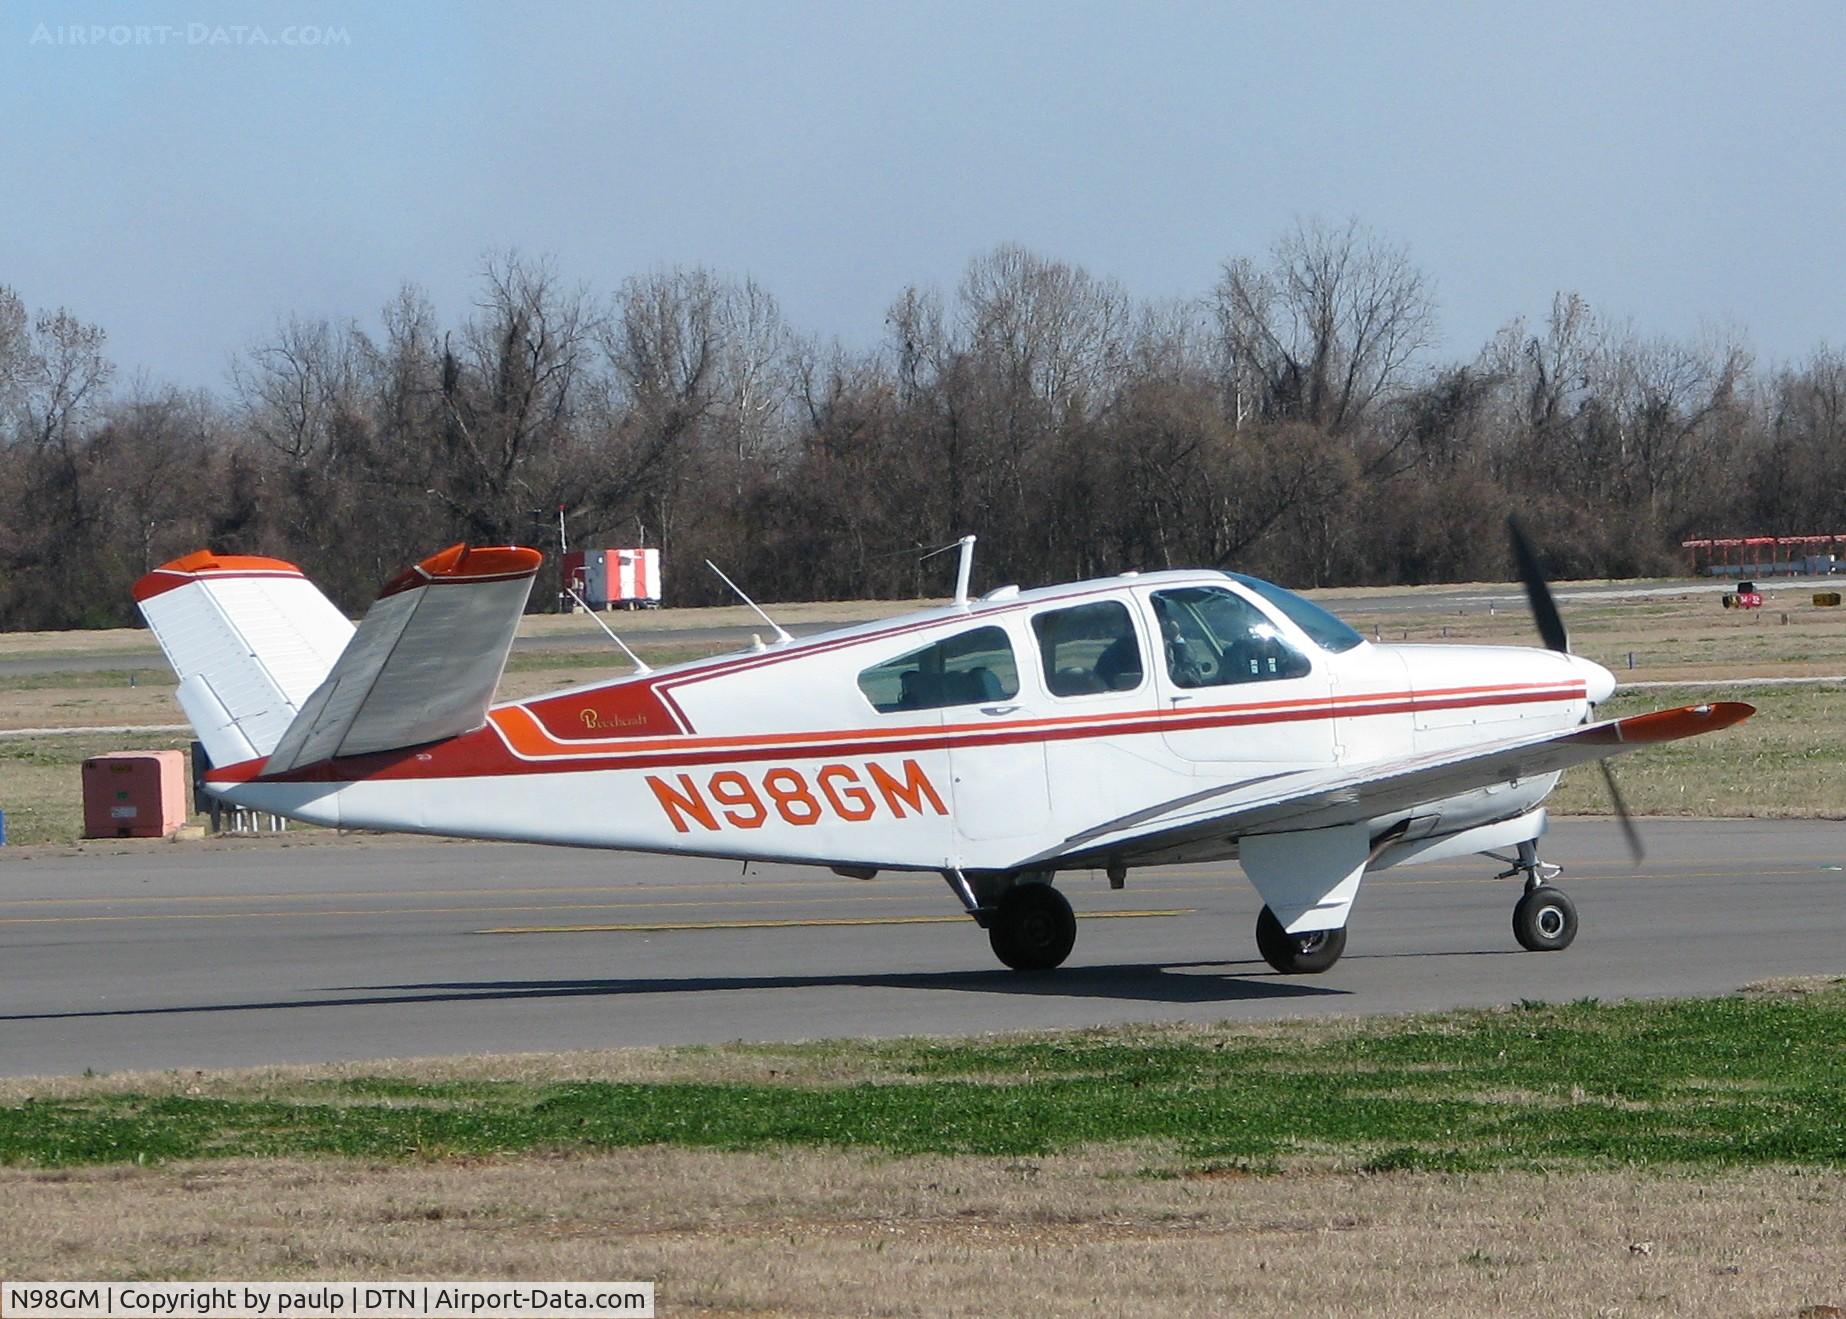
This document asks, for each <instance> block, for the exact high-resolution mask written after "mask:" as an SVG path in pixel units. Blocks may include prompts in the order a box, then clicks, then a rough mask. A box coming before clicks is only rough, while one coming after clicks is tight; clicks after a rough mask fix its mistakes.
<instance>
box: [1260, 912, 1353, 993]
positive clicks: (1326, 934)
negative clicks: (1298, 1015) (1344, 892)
mask: <svg viewBox="0 0 1846 1319" xmlns="http://www.w3.org/2000/svg"><path fill="white" fill-rule="evenodd" d="M1256 948H1257V951H1258V952H1260V953H1261V954H1262V955H1263V960H1264V961H1265V962H1267V963H1269V965H1271V966H1273V967H1274V968H1275V969H1276V970H1277V971H1279V972H1280V973H1281V974H1283V975H1285V976H1301V975H1319V974H1320V973H1321V972H1322V971H1325V970H1327V969H1328V968H1329V967H1331V966H1332V965H1333V964H1334V963H1335V962H1337V961H1339V960H1340V954H1341V953H1343V952H1345V951H1346V929H1345V927H1344V926H1342V927H1340V928H1339V929H1337V930H1317V931H1315V932H1314V933H1313V934H1290V933H1289V932H1288V931H1287V930H1285V929H1283V928H1282V922H1281V921H1279V920H1277V919H1276V914H1275V913H1274V912H1273V911H1271V910H1269V908H1267V907H1264V908H1263V914H1262V915H1260V916H1258V917H1257V918H1256Z"/></svg>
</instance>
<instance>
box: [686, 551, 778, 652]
mask: <svg viewBox="0 0 1846 1319" xmlns="http://www.w3.org/2000/svg"><path fill="white" fill-rule="evenodd" d="M705 566H706V567H707V568H710V569H711V570H712V571H713V572H715V573H717V574H718V580H719V581H721V582H723V583H724V584H725V585H726V586H728V587H730V588H731V589H732V590H733V591H735V592H737V598H738V599H739V600H742V601H743V602H744V603H745V604H747V605H749V606H750V608H752V609H754V610H756V616H757V617H758V618H760V619H762V620H763V621H764V622H765V623H767V624H769V626H770V627H772V628H774V629H775V632H776V641H777V642H778V643H781V642H785V641H793V640H794V639H795V638H793V637H791V636H790V635H789V634H788V633H786V632H784V631H783V630H782V625H781V624H780V623H778V622H776V620H775V619H773V618H771V617H770V616H769V615H768V614H765V613H764V612H763V611H762V608H761V607H760V606H759V605H758V604H757V603H756V601H754V600H752V599H751V598H750V597H749V596H747V595H745V594H744V588H743V587H741V586H739V585H738V584H737V583H736V582H734V581H732V580H731V579H730V578H729V577H726V576H725V575H724V569H722V568H720V567H719V566H718V565H717V564H715V563H713V562H712V561H711V560H710V559H707V560H705Z"/></svg>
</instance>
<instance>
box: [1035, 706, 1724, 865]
mask: <svg viewBox="0 0 1846 1319" xmlns="http://www.w3.org/2000/svg"><path fill="white" fill-rule="evenodd" d="M1755 713H1756V707H1754V706H1751V705H1746V704H1744V703H1743V702H1741V701H1719V702H1714V703H1712V704H1710V705H1693V706H1684V707H1681V708H1679V709H1674V710H1657V711H1654V712H1653V713H1651V714H1640V715H1630V716H1628V717H1627V718H1624V719H1610V720H1606V721H1604V722H1602V723H1596V724H1586V725H1583V726H1581V727H1577V728H1569V729H1562V730H1559V731H1555V732H1550V733H1539V734H1535V735H1533V736H1530V737H1522V738H1510V739H1506V740H1503V741H1498V742H1488V743H1484V744H1477V745H1475V746H1471V747H1464V748H1459V749H1456V750H1452V751H1442V752H1431V753H1428V754H1424V755H1419V756H1409V757H1404V758H1402V759H1398V760H1387V761H1372V762H1369V763H1367V764H1364V765H1356V766H1340V767H1336V768H1331V769H1311V770H1299V771H1295V772H1293V773H1286V774H1276V775H1266V776H1264V777H1262V778H1260V779H1253V780H1248V781H1245V782H1242V783H1233V784H1229V785H1226V786H1225V787H1222V788H1217V789H1212V790H1208V791H1206V792H1201V793H1194V794H1191V795H1189V796H1186V797H1182V798H1176V799H1175V800H1173V801H1170V802H1165V803H1162V804H1161V805H1159V806H1155V807H1153V808H1151V809H1147V810H1142V811H1137V812H1136V813H1135V814H1134V815H1133V816H1127V817H1123V818H1121V819H1118V820H1113V821H1110V822H1108V823H1106V824H1103V825H1100V826H1098V827H1096V828H1093V829H1087V830H1085V831H1084V832H1083V833H1081V834H1078V835H1075V836H1074V837H1072V838H1069V839H1067V840H1065V842H1064V844H1063V845H1062V846H1060V847H1057V848H1054V849H1051V850H1050V851H1047V852H1045V853H1042V854H1041V855H1039V856H1037V857H1034V858H1032V860H1031V861H1030V862H1028V863H1027V864H1028V865H1044V864H1046V863H1053V862H1055V863H1056V864H1059V865H1071V866H1074V865H1083V864H1086V863H1094V864H1102V863H1104V862H1105V861H1107V860H1110V859H1116V858H1119V859H1122V860H1125V861H1128V862H1133V861H1134V860H1136V859H1137V858H1139V857H1151V856H1155V855H1158V854H1162V853H1166V852H1170V851H1173V850H1175V849H1178V848H1184V847H1186V846H1188V845H1192V844H1197V843H1200V842H1203V841H1206V840H1210V839H1222V840H1231V839H1238V838H1241V837H1243V836H1245V835H1250V834H1259V835H1260V834H1273V833H1284V832H1291V833H1292V832H1297V831H1302V830H1310V829H1333V828H1336V827H1339V826H1347V825H1355V824H1359V823H1362V822H1364V821H1367V820H1374V819H1377V818H1378V817H1380V816H1385V815H1390V814H1392V813H1394V812H1397V811H1407V810H1410V809H1412V808H1414V807H1416V806H1418V805H1420V804H1422V803H1425V802H1430V801H1437V800H1440V799H1442V798H1444V797H1452V796H1455V795H1457V794H1459V793H1464V792H1469V791H1472V790H1473V789H1476V788H1483V787H1487V786H1488V785H1490V784H1495V783H1507V782H1511V781H1513V780H1517V779H1528V778H1535V777H1537V776H1539V775H1541V774H1550V773H1554V772H1556V771H1557V770H1561V769H1567V768H1569V767H1570V766H1572V765H1580V764H1584V763H1585V762H1587V761H1591V760H1603V759H1606V758H1607V757H1609V756H1615V755H1620V754H1621V753H1622V752H1624V751H1632V750H1634V749H1635V748H1637V747H1642V746H1648V745H1651V744H1654V743H1658V742H1674V741H1678V740H1679V739H1680V738H1685V737H1695V736H1697V735H1698V734H1700V733H1710V732H1715V731H1717V730H1718V729H1720V728H1729V727H1730V726H1731V725H1732V724H1738V723H1742V722H1743V721H1744V720H1745V719H1748V718H1749V717H1750V716H1751V715H1753V714H1755Z"/></svg>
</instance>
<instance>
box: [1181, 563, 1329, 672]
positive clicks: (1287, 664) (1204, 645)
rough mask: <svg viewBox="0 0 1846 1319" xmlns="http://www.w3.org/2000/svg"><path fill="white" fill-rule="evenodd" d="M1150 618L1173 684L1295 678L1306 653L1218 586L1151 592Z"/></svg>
mask: <svg viewBox="0 0 1846 1319" xmlns="http://www.w3.org/2000/svg"><path fill="white" fill-rule="evenodd" d="M1153 605H1154V618H1155V619H1156V621H1157V622H1158V623H1159V625H1160V638H1161V642H1162V644H1163V645H1164V646H1165V648H1166V660H1167V674H1168V676H1169V677H1171V678H1172V679H1173V685H1174V686H1176V687H1222V686H1227V685H1229V684H1231V683H1240V682H1272V681H1274V680H1276V679H1278V678H1299V677H1302V676H1304V675H1305V674H1306V673H1307V672H1308V669H1309V667H1310V666H1309V664H1308V660H1307V657H1306V656H1305V655H1303V654H1302V653H1301V652H1300V651H1298V650H1296V649H1295V648H1294V647H1293V646H1291V645H1289V643H1288V642H1287V640H1286V639H1284V638H1283V636H1282V634H1281V632H1280V630H1279V629H1278V628H1277V627H1276V625H1275V624H1274V623H1272V622H1270V621H1269V619H1268V618H1267V617H1266V616H1265V615H1264V614H1263V612H1262V611H1261V610H1260V609H1258V608H1257V607H1256V606H1255V605H1253V604H1251V603H1250V602H1249V601H1248V600H1245V599H1244V598H1243V597H1242V596H1240V595H1238V594H1236V593H1235V592H1233V591H1227V590H1225V589H1224V588H1223V587H1221V586H1187V587H1182V588H1180V589H1178V590H1172V591H1156V592H1154V595H1153Z"/></svg>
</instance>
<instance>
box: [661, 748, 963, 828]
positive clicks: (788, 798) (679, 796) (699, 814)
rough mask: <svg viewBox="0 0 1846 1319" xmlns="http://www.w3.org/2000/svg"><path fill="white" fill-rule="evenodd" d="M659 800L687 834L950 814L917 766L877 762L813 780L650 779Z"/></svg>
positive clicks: (759, 776) (776, 771)
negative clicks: (697, 829)
mask: <svg viewBox="0 0 1846 1319" xmlns="http://www.w3.org/2000/svg"><path fill="white" fill-rule="evenodd" d="M647 786H648V787H649V788H652V789H653V791H654V799H655V800H656V801H658V802H659V803H660V808H661V809H662V810H663V811H665V812H666V813H667V819H668V821H669V822H671V824H672V825H673V827H674V828H675V829H676V830H678V831H679V832H680V833H690V832H691V830H692V826H693V825H695V824H696V825H698V826H699V827H700V828H702V829H709V830H713V831H716V830H719V829H724V828H731V829H761V828H762V827H763V826H764V825H765V824H767V823H769V821H770V818H771V817H772V816H774V817H776V818H778V819H780V820H781V821H782V822H783V823H784V824H793V825H809V824H819V823H820V822H821V821H822V820H824V819H826V818H828V817H829V816H831V817H833V818H834V819H836V820H844V821H846V822H848V823H853V824H857V823H860V822H862V821H865V820H869V819H871V818H872V817H873V816H875V815H877V814H879V813H880V812H881V811H882V812H883V813H885V814H887V815H889V816H891V817H892V818H894V819H899V820H903V819H907V818H909V817H910V816H912V815H923V814H925V813H926V812H929V811H933V812H935V813H936V814H937V815H947V814H948V813H949V812H948V808H947V807H946V806H944V805H943V804H942V798H941V796H940V795H939V794H938V793H937V792H936V785H935V784H933V783H931V782H930V781H929V775H928V774H926V773H924V772H923V767H922V766H921V765H919V764H917V762H916V761H914V760H906V761H904V762H903V763H902V764H901V765H899V766H898V767H897V768H896V769H889V768H887V767H886V766H884V765H881V764H879V763H878V762H877V761H868V762H866V763H864V764H862V765H857V766H855V765H848V764H844V763H840V764H833V765H822V766H821V767H820V768H819V769H817V770H815V771H814V774H813V777H812V779H810V778H809V777H808V775H806V774H803V773H802V772H801V771H800V770H798V769H789V768H787V767H785V766H777V767H774V768H770V769H764V770H760V771H756V772H755V773H754V774H745V773H743V772H742V771H740V770H734V769H721V770H718V771H717V772H716V773H714V774H711V775H708V776H707V777H706V779H705V782H704V783H703V784H702V785H701V784H700V783H699V782H698V781H697V780H696V779H694V778H693V776H692V775H690V774H680V775H678V776H677V777H676V778H675V780H674V781H672V782H668V781H667V780H665V779H662V778H658V777H656V776H655V775H652V774H650V775H648V776H647Z"/></svg>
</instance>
